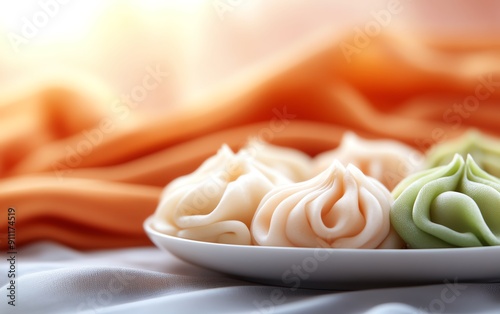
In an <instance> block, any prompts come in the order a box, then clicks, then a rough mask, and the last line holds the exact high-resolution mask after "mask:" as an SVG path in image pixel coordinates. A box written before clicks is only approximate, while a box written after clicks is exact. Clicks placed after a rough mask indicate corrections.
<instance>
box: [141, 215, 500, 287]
mask: <svg viewBox="0 0 500 314" xmlns="http://www.w3.org/2000/svg"><path fill="white" fill-rule="evenodd" d="M144 229H145V230H146V232H147V234H148V235H149V237H150V238H151V240H152V241H153V243H154V244H155V245H156V246H158V247H159V248H161V249H163V250H167V251H169V252H171V253H172V254H174V255H175V256H177V257H179V258H180V259H183V260H184V261H186V262H189V263H192V264H195V265H198V266H201V267H204V268H208V269H211V270H215V271H218V272H221V273H225V274H229V275H233V276H237V277H240V278H243V279H247V280H250V281H255V282H259V283H264V284H271V285H279V286H287V287H294V288H299V287H300V288H315V289H337V290H352V289H365V288H375V287H388V286H402V285H410V284H433V283H446V282H448V281H449V282H455V281H459V282H500V266H499V265H500V264H499V261H500V246H499V247H477V248H451V249H419V250H367V249H325V248H317V249H315V248H289V247H266V246H250V245H229V244H218V243H209V242H200V241H193V240H187V239H182V238H178V237H174V236H169V235H165V234H162V233H160V232H157V231H155V230H154V229H152V228H151V217H150V218H148V219H147V220H146V221H145V222H144Z"/></svg>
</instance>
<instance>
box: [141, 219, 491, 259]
mask: <svg viewBox="0 0 500 314" xmlns="http://www.w3.org/2000/svg"><path fill="white" fill-rule="evenodd" d="M153 220H154V215H151V216H149V217H148V218H146V220H144V222H143V229H144V230H145V231H146V233H147V234H148V235H149V234H154V235H156V236H160V237H164V238H167V239H170V240H175V241H179V242H185V243H190V244H198V245H205V246H213V247H220V248H235V249H243V250H259V251H264V250H270V251H294V252H299V251H300V252H303V253H307V252H311V253H313V252H314V251H315V250H318V249H320V250H322V251H323V250H325V251H326V252H328V253H332V252H337V253H340V254H376V255H382V254H385V255H394V254H396V255H401V254H403V255H410V254H416V255H421V254H429V253H431V254H446V253H447V252H450V253H451V252H454V253H460V252H462V253H465V252H470V253H473V252H476V253H479V252H481V251H497V250H500V246H476V247H462V248H460V247H455V248H426V249H409V248H402V249H353V248H325V247H319V246H318V247H314V248H313V247H286V246H265V245H242V244H226V243H215V242H205V241H198V240H192V239H186V238H181V237H177V236H174V235H169V234H165V233H162V232H160V231H157V230H155V229H154V228H153V227H152V226H151V225H152V221H153Z"/></svg>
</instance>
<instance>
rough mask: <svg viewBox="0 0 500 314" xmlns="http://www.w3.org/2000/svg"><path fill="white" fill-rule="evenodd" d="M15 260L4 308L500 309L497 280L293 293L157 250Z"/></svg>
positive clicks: (48, 248)
mask: <svg viewBox="0 0 500 314" xmlns="http://www.w3.org/2000/svg"><path fill="white" fill-rule="evenodd" d="M7 257H8V256H7ZM16 259H17V260H16V273H17V277H18V278H17V280H16V306H15V307H13V306H10V305H8V303H7V302H8V298H7V297H6V292H7V291H8V290H7V288H8V283H7V280H8V278H7V276H6V275H5V274H7V266H8V265H7V263H5V260H6V258H2V264H1V270H0V271H1V272H0V274H1V275H0V284H1V285H2V288H1V294H0V295H1V298H0V299H1V302H0V313H6V314H9V313H22V314H28V313H51V314H56V313H176V314H181V313H182V314H183V313H218V314H219V313H252V314H256V313H276V314H279V313H365V314H379V313H384V314H385V313H398V314H399V313H412V314H413V313H474V314H486V313H488V314H493V313H500V283H466V284H463V283H461V284H460V288H459V289H457V288H455V289H454V288H453V287H452V286H450V284H449V285H446V284H442V285H429V286H415V287H404V288H390V289H373V290H363V291H348V292H339V291H326V290H306V289H298V290H296V291H291V289H289V288H280V287H274V286H265V285H259V284H255V283H251V282H246V281H243V280H240V279H236V278H231V277H228V276H226V275H223V274H218V273H215V272H211V271H208V270H205V269H202V268H199V267H196V266H193V265H190V264H188V263H185V262H183V261H181V260H179V259H177V258H176V257H174V256H173V255H170V254H169V253H165V252H163V251H160V250H159V249H157V248H156V247H140V248H127V249H115V250H104V251H90V252H79V251H75V250H73V249H70V248H67V247H64V246H61V245H59V244H54V243H46V242H40V243H36V244H33V245H30V246H27V247H24V248H22V249H20V250H19V253H18V254H17V257H16ZM496 262H497V261H492V263H496ZM472 266H473V265H471V267H472ZM499 269H500V267H499Z"/></svg>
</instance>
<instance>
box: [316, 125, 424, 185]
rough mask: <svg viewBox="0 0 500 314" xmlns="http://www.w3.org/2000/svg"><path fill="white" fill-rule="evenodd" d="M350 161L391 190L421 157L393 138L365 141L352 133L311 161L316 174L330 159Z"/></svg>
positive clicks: (417, 165) (419, 163) (419, 165)
mask: <svg viewBox="0 0 500 314" xmlns="http://www.w3.org/2000/svg"><path fill="white" fill-rule="evenodd" d="M334 160H339V161H340V162H341V163H342V164H343V165H347V164H348V163H352V164H353V165H355V166H356V167H358V168H359V169H360V170H361V171H362V172H363V173H364V174H366V175H368V176H371V177H374V178H375V179H377V180H379V181H380V182H382V184H384V185H385V186H386V187H387V188H388V189H389V190H392V189H393V188H394V187H395V186H396V185H397V184H398V183H399V182H400V181H401V180H402V179H403V178H405V177H407V176H408V175H409V174H411V173H414V172H416V171H418V170H421V168H422V162H423V160H424V158H423V156H422V154H421V153H420V152H418V151H417V150H415V149H413V148H411V147H409V146H407V145H405V144H403V143H400V142H398V141H394V140H388V139H383V140H368V139H363V138H360V137H358V136H357V135H356V134H354V133H353V132H347V133H345V135H344V137H343V138H342V141H341V143H340V145H339V147H337V148H335V149H333V150H330V151H327V152H324V153H322V154H319V155H318V156H316V157H315V160H314V164H315V166H314V169H315V170H314V171H313V173H315V174H317V173H319V172H321V171H323V170H325V169H326V168H328V166H329V165H330V164H331V163H332V162H333V161H334Z"/></svg>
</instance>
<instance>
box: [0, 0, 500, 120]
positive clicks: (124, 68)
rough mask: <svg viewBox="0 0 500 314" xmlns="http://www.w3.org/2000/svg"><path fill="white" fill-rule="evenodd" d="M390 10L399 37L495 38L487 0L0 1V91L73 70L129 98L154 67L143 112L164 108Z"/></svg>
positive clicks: (496, 22)
mask: <svg viewBox="0 0 500 314" xmlns="http://www.w3.org/2000/svg"><path fill="white" fill-rule="evenodd" d="M389 6H394V7H395V8H397V14H392V15H391V16H390V21H389V22H390V23H388V24H389V25H388V26H387V27H390V28H393V29H397V30H404V29H411V31H412V33H422V34H425V35H428V36H434V37H435V38H437V39H439V38H442V37H443V36H444V37H446V38H457V39H459V38H461V37H462V36H468V37H474V36H476V37H478V38H487V37H488V36H491V35H492V34H498V33H499V32H500V19H499V18H498V14H497V12H500V2H498V1H493V0H492V1H439V2H437V3H436V2H435V1H427V0H426V1H411V0H400V1H378V0H377V1H328V0H315V1H310V0H273V1H264V0H128V1H118V0H115V1H98V0H90V1H76V0H35V1H31V0H30V1H16V2H14V1H4V2H2V3H1V8H0V34H1V36H0V86H1V87H0V91H1V90H2V89H4V88H9V85H12V84H16V83H17V82H18V81H22V80H26V79H32V78H34V77H38V78H40V77H50V76H55V75H60V73H61V72H65V71H71V73H80V74H81V75H82V76H87V77H90V78H91V79H92V80H96V81H98V80H99V81H102V82H103V83H104V84H106V85H108V86H109V87H110V88H112V89H113V90H114V91H115V92H116V93H120V92H127V91H130V89H131V87H133V86H135V85H136V84H137V83H138V82H139V81H140V80H141V78H142V77H143V75H144V72H145V69H146V68H147V67H148V66H153V65H158V64H159V65H160V66H161V67H162V69H163V71H165V72H168V79H167V80H166V82H165V83H164V84H161V85H160V86H159V88H155V89H154V90H153V91H152V92H151V93H149V94H148V95H147V99H146V100H145V101H144V102H143V104H142V105H141V109H143V110H148V109H151V108H155V109H154V110H155V112H158V110H168V108H172V107H175V106H178V105H179V104H186V103H190V100H191V99H193V98H199V97H203V96H204V95H206V94H207V93H210V91H211V90H213V89H214V88H216V87H217V86H218V85H220V84H224V82H225V81H231V80H233V79H234V78H235V77H238V76H241V75H245V74H244V73H248V72H251V71H253V69H255V68H258V67H263V66H265V64H266V62H271V61H270V60H276V59H279V58H280V55H281V54H283V53H284V52H285V51H287V50H288V51H289V50H290V49H291V48H292V47H294V46H298V45H304V42H307V41H308V40H311V38H314V37H315V36H318V34H321V33H325V32H327V33H329V36H332V38H334V37H335V36H339V37H340V36H343V35H344V34H346V33H349V32H352V31H353V30H354V29H355V28H356V27H358V26H363V25H367V23H369V22H370V21H371V20H374V19H376V18H377V17H376V16H375V15H376V13H377V12H379V11H380V10H384V9H387V8H388V7H389ZM451 13H452V14H451ZM381 18H383V17H381ZM383 27H385V25H383Z"/></svg>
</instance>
